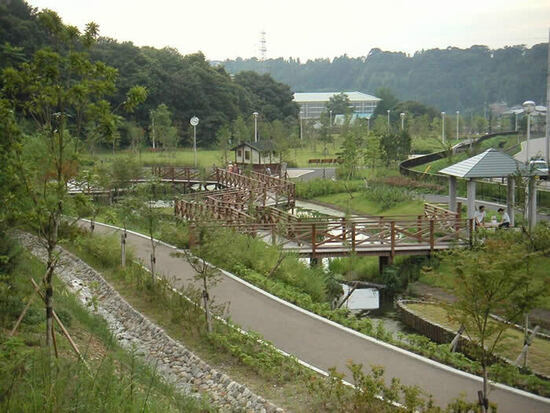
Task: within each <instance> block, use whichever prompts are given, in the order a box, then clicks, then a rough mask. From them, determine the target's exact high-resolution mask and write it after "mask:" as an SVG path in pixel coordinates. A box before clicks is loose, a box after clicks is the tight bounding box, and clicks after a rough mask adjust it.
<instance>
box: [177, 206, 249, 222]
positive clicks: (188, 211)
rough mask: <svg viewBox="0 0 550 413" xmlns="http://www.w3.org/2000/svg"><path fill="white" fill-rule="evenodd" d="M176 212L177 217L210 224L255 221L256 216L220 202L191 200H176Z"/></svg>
mask: <svg viewBox="0 0 550 413" xmlns="http://www.w3.org/2000/svg"><path fill="white" fill-rule="evenodd" d="M174 213H175V215H176V216H177V217H179V218H182V219H186V220H188V221H192V222H201V221H202V222H205V223H206V224H210V223H213V222H218V224H216V225H219V224H222V225H223V224H226V225H231V224H236V223H239V224H242V223H249V222H253V221H254V217H252V216H250V215H248V214H247V213H246V212H245V211H243V210H241V209H237V208H234V207H232V206H229V205H224V204H222V203H218V202H189V201H185V200H176V201H175V203H174Z"/></svg>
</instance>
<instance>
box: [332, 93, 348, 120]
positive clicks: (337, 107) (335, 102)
mask: <svg viewBox="0 0 550 413" xmlns="http://www.w3.org/2000/svg"><path fill="white" fill-rule="evenodd" d="M350 106H351V102H350V100H349V97H348V95H346V94H345V93H343V92H342V93H338V94H337V95H334V96H331V97H330V99H329V101H328V103H327V112H328V111H332V115H333V116H334V115H349V114H350V113H351V107H350Z"/></svg>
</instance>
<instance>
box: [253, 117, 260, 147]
mask: <svg viewBox="0 0 550 413" xmlns="http://www.w3.org/2000/svg"><path fill="white" fill-rule="evenodd" d="M253 115H254V142H258V115H259V113H258V112H254V113H253Z"/></svg>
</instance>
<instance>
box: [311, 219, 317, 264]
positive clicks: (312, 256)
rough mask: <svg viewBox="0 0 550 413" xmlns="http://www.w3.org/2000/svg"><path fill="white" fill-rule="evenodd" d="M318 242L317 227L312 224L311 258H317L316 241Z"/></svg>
mask: <svg viewBox="0 0 550 413" xmlns="http://www.w3.org/2000/svg"><path fill="white" fill-rule="evenodd" d="M316 242H317V228H316V226H315V224H311V258H312V259H315V258H316V257H315V243H316Z"/></svg>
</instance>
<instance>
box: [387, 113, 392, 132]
mask: <svg viewBox="0 0 550 413" xmlns="http://www.w3.org/2000/svg"><path fill="white" fill-rule="evenodd" d="M387 112H388V132H389V131H390V112H391V111H390V110H389V109H388V111H387Z"/></svg>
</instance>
